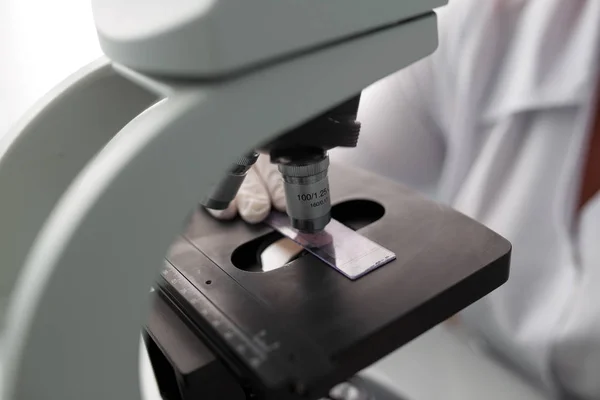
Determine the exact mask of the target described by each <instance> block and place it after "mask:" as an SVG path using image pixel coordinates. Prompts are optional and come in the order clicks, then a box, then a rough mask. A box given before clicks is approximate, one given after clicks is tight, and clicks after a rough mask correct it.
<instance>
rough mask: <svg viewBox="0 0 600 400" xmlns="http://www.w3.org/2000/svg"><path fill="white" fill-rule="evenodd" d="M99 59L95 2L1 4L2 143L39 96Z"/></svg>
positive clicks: (14, 0)
mask: <svg viewBox="0 0 600 400" xmlns="http://www.w3.org/2000/svg"><path fill="white" fill-rule="evenodd" d="M100 55H101V52H100V48H99V46H98V43H97V39H96V31H95V29H94V24H93V19H92V12H91V2H90V1H85V0H53V1H44V0H1V1H0V137H2V136H3V135H4V134H5V133H6V131H7V130H8V129H10V127H11V126H12V125H14V124H15V123H16V121H17V120H18V119H19V118H20V116H21V115H22V114H23V113H25V112H26V111H27V109H28V108H29V107H31V106H32V105H33V104H34V103H35V102H36V101H37V100H38V99H39V98H40V97H41V96H43V95H44V94H45V93H46V92H48V91H49V90H50V89H52V88H53V87H54V86H55V85H56V84H57V83H59V82H60V81H62V80H63V79H64V78H66V77H67V76H68V75H70V74H71V73H72V72H74V71H76V70H77V69H79V68H80V67H82V66H83V65H85V64H87V63H88V62H90V61H92V60H94V59H95V58H97V57H99V56H100Z"/></svg>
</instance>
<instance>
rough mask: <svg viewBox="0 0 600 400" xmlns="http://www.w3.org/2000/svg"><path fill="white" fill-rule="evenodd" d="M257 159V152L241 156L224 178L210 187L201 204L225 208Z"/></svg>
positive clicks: (212, 207)
mask: <svg viewBox="0 0 600 400" xmlns="http://www.w3.org/2000/svg"><path fill="white" fill-rule="evenodd" d="M257 159H258V153H255V152H252V153H249V154H245V155H243V156H241V157H240V158H239V159H238V160H237V161H236V162H235V163H234V164H233V166H232V167H231V169H230V170H229V173H228V174H227V175H226V176H225V178H223V179H222V180H221V181H219V182H218V183H217V184H215V185H214V186H213V187H212V188H211V189H210V191H209V192H208V195H207V196H206V197H205V198H204V199H203V200H202V202H201V204H202V205H203V206H205V207H206V208H211V209H213V210H224V209H226V208H227V206H229V203H230V202H231V200H233V199H234V198H235V195H236V194H237V192H238V190H239V189H240V186H242V182H244V179H245V178H246V173H247V172H248V170H249V169H250V168H251V167H252V165H254V163H255V162H256V160H257Z"/></svg>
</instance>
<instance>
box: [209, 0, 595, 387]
mask: <svg viewBox="0 0 600 400" xmlns="http://www.w3.org/2000/svg"><path fill="white" fill-rule="evenodd" d="M438 16H439V48H438V50H437V51H436V52H435V53H434V54H433V55H432V56H430V57H428V58H426V59H424V60H422V61H420V62H418V63H416V64H414V65H412V66H411V67H409V68H406V69H404V70H402V71H400V72H398V73H396V74H394V75H392V76H390V77H388V78H386V79H384V80H382V81H380V82H378V83H376V84H374V85H373V86H372V87H369V88H368V89H366V90H365V91H364V92H363V96H362V100H361V106H360V111H359V120H360V121H361V122H362V125H363V128H362V132H361V138H360V143H359V149H358V150H343V151H342V150H340V151H333V152H332V159H333V160H341V161H346V162H350V163H353V164H355V165H359V166H363V167H366V168H368V169H371V170H375V171H377V172H380V173H382V174H384V175H387V176H389V177H392V178H394V179H396V180H400V181H403V182H405V183H407V184H409V185H412V186H413V187H416V188H418V189H421V190H426V191H430V189H431V185H432V183H437V185H436V188H437V189H436V192H435V196H436V197H437V198H438V199H439V200H440V201H443V202H446V203H448V204H451V205H452V206H453V207H455V208H456V209H458V210H460V211H462V212H464V213H465V214H467V215H470V216H471V217H473V218H475V219H477V220H478V221H480V222H482V223H484V224H485V225H487V226H489V227H490V228H492V229H494V230H496V231H497V232H499V233H500V234H502V235H503V236H505V237H506V238H508V239H509V240H510V241H511V242H512V243H513V246H514V249H513V259H512V269H511V276H510V279H509V281H508V283H507V284H505V285H504V286H503V287H501V288H500V289H499V290H497V291H495V292H494V293H492V294H491V295H489V296H487V297H485V298H484V299H482V300H481V301H479V302H477V303H476V304H474V305H473V306H471V307H469V308H468V309H467V310H465V311H464V312H463V313H462V314H461V320H462V321H463V322H464V324H465V325H467V326H468V327H470V328H471V329H472V330H473V331H475V332H476V333H478V334H479V336H480V337H481V338H482V339H483V340H484V342H485V343H486V344H487V345H488V346H487V347H489V349H490V350H491V351H492V352H493V353H494V354H496V355H497V356H498V357H499V358H500V359H502V360H503V361H504V362H506V363H507V364H508V365H510V366H511V367H512V368H513V369H515V370H517V371H519V372H520V373H522V374H523V375H524V376H525V377H527V378H528V379H529V380H531V381H533V382H535V383H536V384H537V385H538V386H540V387H541V388H543V389H544V390H546V391H547V393H549V394H550V396H553V397H556V398H563V399H600V195H599V194H598V189H599V188H600V101H599V100H600V96H598V94H599V92H600V90H599V89H600V85H599V84H598V83H599V82H598V76H599V75H600V62H599V61H600V0H486V1H481V0H450V3H449V5H448V6H446V7H444V8H442V9H440V10H438ZM430 193H431V192H430ZM271 204H273V205H274V206H275V207H276V208H279V209H282V208H283V207H285V204H284V201H283V191H282V188H281V182H280V178H279V175H278V173H277V172H276V171H275V169H274V168H273V167H272V166H271V165H270V164H269V163H268V160H264V159H263V160H260V161H259V163H258V164H257V166H256V167H255V168H254V170H253V171H252V172H251V174H250V175H249V177H248V178H247V182H246V183H245V184H244V187H243V188H242V189H241V190H240V193H239V194H238V197H237V198H236V200H235V201H234V202H233V203H232V205H231V206H230V208H229V209H227V210H225V211H224V212H219V213H215V214H216V215H217V216H218V217H221V218H231V217H233V216H234V215H235V213H236V212H239V213H240V214H241V216H242V217H243V218H244V219H246V220H247V221H248V222H258V221H260V220H262V219H263V218H264V217H265V216H266V214H267V213H268V211H269V209H270V207H271Z"/></svg>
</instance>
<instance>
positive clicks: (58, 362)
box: [0, 15, 437, 400]
mask: <svg viewBox="0 0 600 400" xmlns="http://www.w3.org/2000/svg"><path fill="white" fill-rule="evenodd" d="M415 37H419V38H420V39H419V41H418V42H419V43H418V44H417V43H415V40H414V38H415ZM436 40H437V35H436V29H435V16H433V15H431V16H429V17H427V18H424V19H422V20H420V21H419V23H411V24H404V25H399V26H398V27H397V28H394V29H388V30H384V31H381V32H378V33H374V34H371V35H368V36H365V37H361V38H357V39H355V40H352V41H349V42H347V43H343V44H340V45H337V46H334V47H330V48H326V49H323V50H321V51H319V52H316V53H311V54H306V55H304V56H302V57H299V58H296V59H293V60H290V61H288V62H282V63H279V64H276V65H274V66H272V67H269V68H264V69H262V70H258V71H256V72H254V73H252V74H248V75H246V76H244V77H240V78H239V79H234V80H229V81H224V82H221V83H211V84H196V85H189V86H185V87H178V86H177V85H176V84H173V85H171V86H172V90H171V91H170V94H169V95H168V96H167V98H166V99H164V100H162V101H161V102H159V103H157V104H155V105H154V106H153V107H150V108H149V109H148V110H147V111H145V112H142V113H141V114H140V115H138V116H137V117H135V118H134V119H133V120H132V121H131V122H129V123H128V124H127V125H125V126H124V127H123V129H121V130H120V131H119V132H118V134H116V136H114V137H113V138H112V139H110V141H109V142H108V144H107V145H106V146H105V147H103V148H102V144H103V143H102V142H101V143H96V145H95V146H90V148H89V149H88V153H87V155H86V156H85V157H83V156H82V159H80V160H79V163H78V164H77V163H73V164H72V165H71V167H70V168H68V171H67V172H69V173H70V175H69V173H67V172H65V174H63V175H61V176H62V177H63V181H62V185H63V186H62V187H63V189H65V188H66V190H65V193H64V194H63V195H61V194H60V193H55V195H54V198H48V199H47V200H46V201H43V200H40V204H41V205H45V208H44V209H43V210H41V211H40V215H38V216H37V217H36V218H32V220H31V223H30V225H29V228H28V229H29V230H30V231H31V232H30V233H29V236H28V238H29V241H28V242H27V246H29V245H31V246H30V248H28V249H23V252H22V254H21V255H20V256H19V257H16V256H15V258H14V259H13V262H14V264H13V265H15V267H12V268H18V267H16V266H17V265H23V267H22V269H21V271H20V276H19V279H18V281H17V284H16V287H15V289H14V292H13V295H12V297H11V303H10V304H9V308H8V311H7V316H6V324H5V335H4V338H3V339H4V345H5V349H4V353H3V357H4V360H3V361H4V365H5V371H4V373H5V376H4V387H3V390H4V391H3V392H2V393H1V394H0V398H1V399H2V400H8V399H11V400H15V399H38V398H46V399H60V400H63V399H75V398H85V399H87V400H105V399H107V398H124V399H138V398H140V390H139V383H138V382H139V375H138V368H137V367H138V341H139V331H140V326H141V325H142V323H143V321H144V317H145V315H146V311H147V307H148V304H147V296H148V289H149V287H150V285H151V284H152V282H153V280H154V279H155V277H156V274H157V271H158V270H159V268H160V267H161V265H162V262H161V260H162V259H163V257H164V255H165V254H166V252H167V250H168V247H169V245H170V244H171V243H172V241H173V239H174V238H175V237H176V235H177V234H178V233H179V232H180V231H181V229H182V225H183V223H184V221H185V218H186V216H187V215H188V213H189V211H190V209H192V208H193V207H194V206H195V205H196V204H197V202H198V201H199V199H201V198H202V195H203V194H204V193H205V192H206V191H207V189H208V188H209V186H210V184H211V182H212V181H213V179H214V178H215V174H218V173H224V172H225V171H226V169H227V167H228V166H229V164H230V162H231V160H232V159H233V158H234V157H236V156H237V155H239V154H241V153H243V152H244V151H245V150H247V149H249V148H252V147H254V146H256V145H257V143H261V142H264V141H266V140H268V139H269V138H272V137H274V136H276V135H277V134H278V133H280V132H283V131H285V130H286V129H288V128H289V127H293V126H297V125H298V124H300V123H302V122H303V121H305V120H307V119H308V118H310V117H312V116H315V115H317V114H318V113H319V112H320V111H322V110H325V109H328V108H330V107H332V106H333V105H335V104H336V103H338V102H339V101H340V100H343V99H346V98H349V97H351V96H352V95H354V94H355V93H358V92H359V91H360V90H362V89H363V88H364V87H366V86H368V85H369V84H371V83H372V82H374V81H376V80H377V79H379V78H381V77H384V76H386V75H388V74H390V73H392V72H394V71H395V70H398V69H400V68H402V67H404V66H406V65H407V64H409V63H412V62H413V61H414V60H417V59H419V58H422V57H424V56H425V55H427V54H429V53H430V52H431V51H432V49H433V48H435V43H436ZM390 49H396V51H390ZM105 68H109V67H107V66H105V65H102V64H101V65H100V66H99V67H98V70H97V71H102V70H104V69H105ZM91 69H92V70H93V67H92V68H91ZM119 73H121V74H122V76H126V77H127V78H129V79H131V80H133V81H135V82H137V83H138V84H141V85H143V86H147V87H148V88H149V89H151V90H150V91H151V92H155V91H156V85H158V86H161V85H162V86H164V85H167V86H169V85H170V84H169V82H159V81H158V80H156V82H155V83H156V85H155V83H154V82H153V80H152V79H147V78H144V77H141V76H140V75H137V74H136V73H133V72H131V73H130V72H126V71H125V70H120V71H119ZM86 76H93V71H92V73H91V75H86V74H83V76H81V75H80V76H76V77H75V78H73V79H72V80H71V84H66V86H67V87H70V86H71V85H77V82H78V79H86V78H85V77H86ZM113 79H117V78H116V77H115V78H113ZM92 81H93V79H92ZM309 83H310V84H309ZM72 87H75V86H72ZM95 96H96V95H95ZM75 99H76V97H72V96H69V97H67V98H66V99H61V98H60V96H57V97H56V98H52V97H51V98H50V99H49V100H47V101H46V102H45V104H44V105H43V108H42V109H41V110H40V111H39V112H38V113H35V114H34V115H32V116H30V117H29V120H28V121H25V122H24V123H23V124H22V125H21V128H20V129H19V130H18V131H16V132H15V134H14V139H13V143H14V146H16V147H14V151H16V150H17V149H18V148H20V146H19V145H18V142H19V138H20V137H21V136H22V135H26V134H27V135H33V136H35V137H40V139H39V140H37V142H38V143H39V144H43V143H44V142H43V140H42V139H41V137H42V136H43V135H46V134H48V132H50V131H52V130H53V129H54V127H52V126H41V125H40V123H41V121H43V118H49V119H50V120H56V119H58V115H59V114H58V111H59V110H60V109H63V108H62V107H71V112H70V113H67V114H66V115H65V116H64V118H65V119H66V120H69V121H71V122H72V123H73V125H71V126H69V124H67V125H65V126H64V128H65V129H70V131H69V132H68V133H66V134H65V135H66V137H68V138H70V139H71V140H75V139H76V138H77V133H78V132H80V131H81V130H82V129H84V127H83V126H81V124H80V125H79V126H77V124H75V122H79V123H81V122H83V121H90V118H91V116H90V115H88V116H87V117H85V118H83V117H80V116H79V115H77V112H78V111H77V110H78V108H77V104H76V103H74V101H76V100H75ZM153 99H154V97H153V96H151V95H149V94H148V95H147V96H141V98H135V99H133V98H132V99H129V100H125V99H124V98H123V97H122V91H121V90H115V91H113V92H112V94H111V99H109V100H110V101H114V102H119V101H126V102H127V103H128V106H127V107H128V110H129V114H130V115H129V117H133V116H134V115H135V114H136V113H137V112H139V111H140V110H141V109H143V108H144V107H146V106H149V105H150V104H151V103H152V102H153ZM62 101H68V102H69V104H64V105H61V102H62ZM55 102H58V103H56V104H59V105H61V106H60V107H57V106H55ZM86 107H88V106H86ZM106 107H110V105H108V104H104V105H103V106H102V108H101V109H99V110H98V112H99V114H100V115H99V117H98V118H97V119H95V120H94V119H92V120H94V121H95V123H97V124H102V123H103V122H102V121H104V118H106V116H104V115H102V114H103V112H104V110H106ZM86 109H87V108H86ZM124 119H125V118H124ZM123 122H125V121H123V120H121V121H119V123H121V124H122V123H123ZM118 125H119V124H117V123H113V124H112V126H103V127H98V129H99V130H100V131H103V132H105V133H106V134H107V135H108V131H107V130H106V129H108V128H111V129H115V128H116V129H118V128H119V126H118ZM105 128H106V129H105ZM46 131H48V132H46ZM55 134H56V133H54V135H55ZM105 138H106V139H108V137H105ZM65 143H66V141H65ZM100 148H102V149H101V150H100V152H99V153H98V154H97V155H96V156H95V157H94V158H93V159H91V161H90V162H87V161H88V159H89V158H90V157H91V156H93V154H94V153H95V152H96V151H97V150H98V149H100ZM11 149H12V147H11ZM12 151H13V150H11V151H8V152H4V153H2V154H0V155H1V156H2V159H1V160H0V169H2V170H4V169H6V168H8V167H7V166H6V165H9V164H10V162H9V161H11V158H12V156H11V152H12ZM32 163H33V160H29V161H28V162H27V165H28V166H29V165H32ZM79 167H83V169H82V170H81V171H80V172H79V173H77V169H78V168H79ZM6 171H8V169H7V170H6ZM13 172H15V171H14V170H13ZM17 172H19V171H17ZM37 172H39V173H42V172H41V171H36V173H37ZM4 173H5V171H1V172H0V174H4ZM31 173H32V174H33V172H31ZM75 174H76V177H75V179H74V180H73V181H72V183H71V184H70V185H69V180H70V177H72V176H74V175H75ZM35 182H36V181H35V180H34V177H30V178H29V179H28V185H27V186H28V187H30V188H31V185H32V184H33V183H35ZM2 183H6V184H7V186H3V191H9V192H10V191H11V190H13V189H14V188H15V187H16V186H18V185H20V184H21V178H20V177H19V175H18V174H17V175H16V176H14V179H13V180H8V179H5V180H3V182H2ZM37 183H39V181H37ZM41 193H42V191H41V189H39V188H38V189H30V191H29V193H28V194H30V195H36V196H37V195H41ZM56 200H59V201H58V203H57V204H56V206H55V207H54V206H53V204H54V203H55V202H56ZM24 204H26V203H24ZM32 205H33V206H35V205H37V203H36V202H34V203H33V204H32ZM29 206H31V205H29V204H27V207H29ZM24 215H26V212H22V213H21V214H20V217H19V218H24ZM46 215H49V218H48V220H47V221H46V222H45V223H44V224H43V227H42V228H41V230H40V231H39V233H37V235H36V233H35V232H33V231H35V230H36V229H37V228H39V227H40V226H41V225H42V221H43V220H45V216H46ZM17 224H18V225H17ZM21 224H22V221H21V220H19V221H14V222H13V223H12V225H11V226H10V227H12V228H16V227H17V226H20V225H21ZM10 227H5V226H2V227H0V229H2V231H3V233H2V235H7V234H9V233H10V232H6V230H5V229H9V228H10ZM3 237H4V236H3ZM34 237H35V240H34V241H33V242H32V239H33V238H34ZM23 259H24V262H23V263H22V264H21V263H20V261H21V260H23Z"/></svg>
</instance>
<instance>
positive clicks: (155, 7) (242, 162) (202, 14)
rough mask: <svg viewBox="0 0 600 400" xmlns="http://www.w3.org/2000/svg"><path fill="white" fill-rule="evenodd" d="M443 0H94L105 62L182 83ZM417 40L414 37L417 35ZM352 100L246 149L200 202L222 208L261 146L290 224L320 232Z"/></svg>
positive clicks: (363, 32) (298, 53)
mask: <svg viewBox="0 0 600 400" xmlns="http://www.w3.org/2000/svg"><path fill="white" fill-rule="evenodd" d="M445 3H446V0H418V1H417V0H412V1H402V2H397V1H388V0H375V1H370V2H368V3H366V2H364V1H362V0H328V1H327V2H316V3H315V2H310V3H306V2H297V1H295V0H278V1H272V0H253V1H247V0H202V1H198V0H178V1H176V2H175V3H173V2H171V1H168V0H151V1H148V2H144V3H143V5H142V3H139V4H138V3H131V4H130V3H128V2H122V1H119V0H93V5H94V18H95V22H96V27H97V31H98V36H99V39H100V44H101V47H102V49H103V51H104V52H105V54H106V55H107V56H108V57H109V58H111V60H113V61H114V62H116V63H118V64H121V65H123V66H125V67H127V68H129V69H131V70H135V71H137V72H140V73H142V74H146V75H151V76H156V77H162V78H167V79H173V78H175V79H178V80H181V78H183V79H185V80H186V81H189V82H193V81H195V82H199V81H202V82H207V81H217V80H218V81H221V82H222V81H225V80H235V79H236V78H237V77H239V76H242V75H244V74H245V75H251V74H252V73H253V72H254V71H257V70H260V69H263V68H264V67H265V66H269V65H275V64H278V63H285V62H294V61H295V60H296V59H299V58H302V57H303V56H305V55H306V54H310V53H312V52H319V51H321V50H323V49H327V48H330V47H335V46H338V45H339V44H340V43H344V42H347V41H352V40H354V39H356V38H360V37H362V36H368V35H371V34H372V33H373V32H378V31H379V30H386V29H389V28H394V27H397V26H399V25H402V24H404V23H407V22H409V21H411V20H413V19H418V18H421V17H423V16H425V15H430V14H431V10H432V9H433V8H435V7H439V6H442V5H444V4H445ZM267 16H268V17H267ZM131 21H135V24H132V23H131ZM414 41H415V42H417V41H419V43H420V40H419V38H415V39H414ZM190 44H193V45H190ZM412 61H416V60H412ZM365 68H366V69H369V67H365ZM299 84H310V83H300V82H299ZM336 92H337V90H336ZM291 95H293V94H292V93H291ZM359 98H360V96H356V97H354V98H352V99H350V100H348V95H347V94H346V95H340V96H339V102H337V105H336V106H334V107H333V108H330V109H329V110H328V111H326V112H324V113H321V114H320V115H318V116H317V117H314V115H315V114H313V118H312V119H311V120H310V121H308V122H305V123H304V124H303V125H301V126H299V127H296V128H293V129H291V130H288V131H287V132H285V133H283V134H281V135H280V136H278V137H276V138H275V139H270V141H268V142H267V143H263V144H260V145H258V146H257V147H256V148H255V149H249V152H248V153H247V154H245V155H243V156H241V157H239V158H238V159H237V160H236V161H234V163H233V165H232V166H231V167H230V168H229V171H228V173H227V175H226V176H225V177H224V178H222V179H221V180H219V181H218V182H216V183H214V184H213V187H212V188H211V189H210V191H209V193H208V194H207V195H206V196H205V198H204V199H203V200H202V201H201V203H202V204H203V205H205V206H206V207H208V208H212V209H225V208H226V207H227V206H228V205H229V203H230V201H231V200H233V198H234V197H235V195H236V193H237V191H238V189H239V188H240V186H241V184H242V182H243V180H244V178H245V176H246V173H247V171H248V170H249V169H250V168H251V167H252V165H253V164H254V163H255V162H256V159H257V153H260V152H264V153H268V154H269V155H270V157H271V161H272V162H274V163H276V164H278V166H279V170H280V172H281V174H282V177H283V181H284V187H285V195H286V204H287V212H288V215H289V216H290V219H291V223H292V226H293V227H294V228H296V229H298V230H299V231H302V232H305V233H313V232H317V231H321V230H322V229H323V228H325V226H326V225H327V223H328V222H329V220H330V218H331V216H330V210H331V203H330V196H329V180H328V178H327V170H328V166H329V159H328V157H327V151H328V150H330V149H332V148H334V147H355V146H356V143H357V140H358V133H359V130H360V124H359V123H357V122H356V121H355V119H356V112H357V108H358V101H359ZM342 101H345V102H344V103H342V104H341V105H340V102H342Z"/></svg>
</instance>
